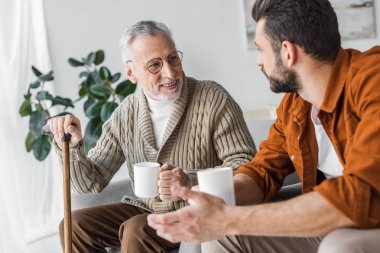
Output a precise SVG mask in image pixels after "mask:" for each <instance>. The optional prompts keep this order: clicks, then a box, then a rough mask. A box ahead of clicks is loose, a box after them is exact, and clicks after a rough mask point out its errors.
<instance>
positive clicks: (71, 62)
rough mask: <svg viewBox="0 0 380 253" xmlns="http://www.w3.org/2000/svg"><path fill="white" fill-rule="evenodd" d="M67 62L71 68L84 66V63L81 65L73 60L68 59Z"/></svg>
mask: <svg viewBox="0 0 380 253" xmlns="http://www.w3.org/2000/svg"><path fill="white" fill-rule="evenodd" d="M68 61H69V64H70V65H71V66H73V67H80V66H84V63H83V62H81V61H78V60H76V59H74V58H69V60H68Z"/></svg>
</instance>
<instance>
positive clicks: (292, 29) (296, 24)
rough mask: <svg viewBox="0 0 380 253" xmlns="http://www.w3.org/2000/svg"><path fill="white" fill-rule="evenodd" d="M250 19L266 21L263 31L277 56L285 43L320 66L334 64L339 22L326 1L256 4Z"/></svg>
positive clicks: (288, 0) (267, 0) (280, 0)
mask: <svg viewBox="0 0 380 253" xmlns="http://www.w3.org/2000/svg"><path fill="white" fill-rule="evenodd" d="M252 17H253V19H254V20H255V21H256V22H258V21H259V20H260V19H265V20H266V22H265V26H264V31H265V33H266V34H267V36H268V38H269V40H270V41H271V44H272V48H273V51H274V52H275V53H277V54H278V53H279V51H280V48H281V43H282V42H283V41H285V40H287V41H290V42H292V43H296V44H298V45H299V46H300V47H302V48H303V50H304V51H305V53H307V54H309V55H311V56H313V57H314V58H315V59H317V60H319V61H322V62H333V61H334V59H335V57H336V56H337V54H338V52H339V49H340V46H341V44H340V34H339V30H338V21H337V17H336V14H335V12H334V10H333V8H332V6H331V4H330V2H329V0H257V1H256V2H255V4H254V6H253V9H252Z"/></svg>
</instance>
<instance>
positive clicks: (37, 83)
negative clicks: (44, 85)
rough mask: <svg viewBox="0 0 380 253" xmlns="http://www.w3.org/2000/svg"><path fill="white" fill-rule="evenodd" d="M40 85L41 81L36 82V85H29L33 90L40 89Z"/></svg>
mask: <svg viewBox="0 0 380 253" xmlns="http://www.w3.org/2000/svg"><path fill="white" fill-rule="evenodd" d="M40 85H41V83H40V81H36V82H34V83H31V84H30V85H29V88H31V89H35V88H38V87H40Z"/></svg>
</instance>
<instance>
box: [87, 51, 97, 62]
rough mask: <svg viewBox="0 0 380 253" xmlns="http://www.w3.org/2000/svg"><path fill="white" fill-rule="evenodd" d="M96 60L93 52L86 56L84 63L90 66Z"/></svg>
mask: <svg viewBox="0 0 380 253" xmlns="http://www.w3.org/2000/svg"><path fill="white" fill-rule="evenodd" d="M95 58H96V54H95V53H94V52H91V53H89V54H88V55H87V59H86V63H87V65H91V64H93V63H94V61H95Z"/></svg>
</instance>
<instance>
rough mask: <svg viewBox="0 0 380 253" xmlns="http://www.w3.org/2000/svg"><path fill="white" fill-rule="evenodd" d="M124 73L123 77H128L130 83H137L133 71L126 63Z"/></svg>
mask: <svg viewBox="0 0 380 253" xmlns="http://www.w3.org/2000/svg"><path fill="white" fill-rule="evenodd" d="M124 72H125V75H126V76H127V77H128V79H129V81H131V82H132V83H134V84H136V83H137V78H136V76H135V71H134V69H133V68H132V66H130V65H129V64H128V63H127V64H125V65H124Z"/></svg>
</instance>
